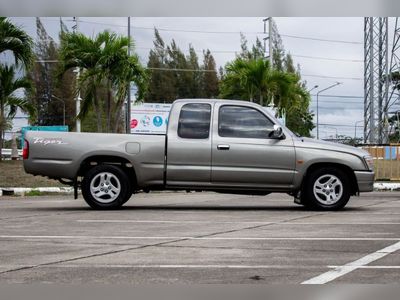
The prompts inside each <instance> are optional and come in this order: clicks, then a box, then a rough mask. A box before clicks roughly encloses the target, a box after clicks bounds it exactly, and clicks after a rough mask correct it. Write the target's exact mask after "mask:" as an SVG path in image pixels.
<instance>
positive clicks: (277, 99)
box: [220, 58, 307, 115]
mask: <svg viewBox="0 0 400 300" xmlns="http://www.w3.org/2000/svg"><path fill="white" fill-rule="evenodd" d="M220 96H221V97H222V98H231V97H234V98H239V99H248V100H250V101H251V102H253V101H254V100H255V99H256V98H258V101H259V104H260V105H266V104H270V103H271V102H273V104H274V106H275V107H277V109H278V113H279V114H280V115H282V113H283V112H284V111H285V110H289V109H293V108H295V107H297V106H298V105H300V103H301V101H300V100H301V99H302V98H303V97H307V93H306V91H304V89H302V88H301V85H300V84H299V78H298V76H297V75H296V74H293V73H287V72H282V71H278V70H274V69H272V68H270V65H269V61H266V60H264V59H261V58H260V59H243V58H237V59H236V60H234V61H233V62H231V63H229V64H228V65H227V67H226V75H225V77H224V79H223V80H222V82H221V95H220Z"/></svg>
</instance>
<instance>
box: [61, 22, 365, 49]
mask: <svg viewBox="0 0 400 300" xmlns="http://www.w3.org/2000/svg"><path fill="white" fill-rule="evenodd" d="M68 21H69V20H68ZM80 22H82V23H89V24H97V25H106V26H114V27H127V25H119V24H110V23H103V22H93V21H84V20H81V21H80ZM131 28H133V29H139V30H140V29H142V30H154V29H155V27H143V26H131ZM156 29H157V30H158V31H170V32H186V33H205V34H240V33H243V34H264V32H261V31H206V30H188V29H171V28H156ZM279 35H280V36H283V37H287V38H295V39H304V40H311V41H320V42H330V43H342V44H353V45H363V42H358V41H345V40H334V39H323V38H316V37H308V36H298V35H290V34H279Z"/></svg>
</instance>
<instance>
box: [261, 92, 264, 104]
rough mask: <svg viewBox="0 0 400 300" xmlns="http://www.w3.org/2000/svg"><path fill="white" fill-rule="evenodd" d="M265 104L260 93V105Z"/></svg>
mask: <svg viewBox="0 0 400 300" xmlns="http://www.w3.org/2000/svg"><path fill="white" fill-rule="evenodd" d="M263 104H264V99H263V95H262V93H260V105H261V106H263Z"/></svg>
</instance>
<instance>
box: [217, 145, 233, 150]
mask: <svg viewBox="0 0 400 300" xmlns="http://www.w3.org/2000/svg"><path fill="white" fill-rule="evenodd" d="M229 148H231V146H229V145H218V146H217V149H218V150H229Z"/></svg>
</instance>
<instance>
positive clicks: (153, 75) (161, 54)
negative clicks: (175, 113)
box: [144, 29, 219, 103]
mask: <svg viewBox="0 0 400 300" xmlns="http://www.w3.org/2000/svg"><path fill="white" fill-rule="evenodd" d="M154 35H155V39H154V42H153V44H154V48H153V49H152V50H150V54H149V61H148V64H147V67H148V69H149V86H148V90H147V93H146V94H145V97H144V100H145V101H146V102H164V103H170V102H172V101H174V100H176V99H178V98H204V97H207V98H212V97H216V96H217V95H218V82H219V79H218V75H217V70H216V64H215V60H214V57H213V56H212V54H211V52H210V50H205V51H203V64H202V65H200V64H199V58H198V55H197V53H196V51H195V49H194V48H193V46H191V45H189V54H188V55H185V54H184V53H183V51H182V50H181V49H180V48H179V47H178V46H177V44H176V42H175V41H174V40H172V41H171V44H170V45H166V44H165V42H164V40H163V39H162V37H161V36H160V34H159V32H158V30H157V29H155V32H154Z"/></svg>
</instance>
